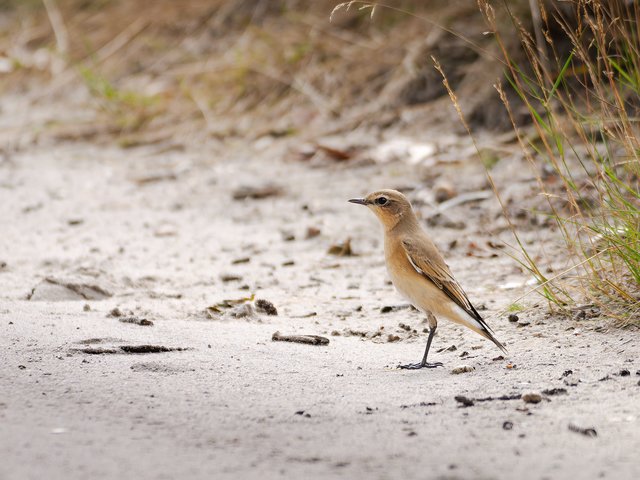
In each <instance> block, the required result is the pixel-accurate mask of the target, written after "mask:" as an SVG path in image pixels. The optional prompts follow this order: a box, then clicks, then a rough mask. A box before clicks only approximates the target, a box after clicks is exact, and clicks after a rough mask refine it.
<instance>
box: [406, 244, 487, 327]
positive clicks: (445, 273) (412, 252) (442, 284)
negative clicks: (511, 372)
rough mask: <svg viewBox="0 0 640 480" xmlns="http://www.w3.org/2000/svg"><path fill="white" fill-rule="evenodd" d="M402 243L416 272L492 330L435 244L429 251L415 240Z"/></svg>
mask: <svg viewBox="0 0 640 480" xmlns="http://www.w3.org/2000/svg"><path fill="white" fill-rule="evenodd" d="M402 245H403V246H404V248H405V251H406V252H407V258H408V259H409V261H410V262H411V263H412V265H413V266H414V268H415V269H416V270H417V271H418V272H420V273H421V274H422V275H424V276H425V277H426V278H427V279H429V280H430V281H431V282H432V283H433V284H434V285H436V286H437V287H438V288H439V289H440V290H442V291H443V292H444V293H445V294H446V295H447V296H448V297H449V298H450V299H451V300H453V301H454V302H455V304H456V305H458V306H459V307H460V308H462V309H463V310H464V311H465V312H467V314H468V315H469V316H470V317H471V318H473V319H474V320H476V321H477V322H478V323H480V325H482V326H483V327H484V328H486V329H487V330H488V331H489V332H491V331H492V330H491V328H490V327H489V325H487V324H486V323H485V321H484V319H483V318H482V317H481V316H480V314H479V313H478V311H477V310H476V309H475V308H474V306H473V305H472V304H471V302H470V301H469V297H467V294H466V293H465V292H464V290H463V289H462V287H461V286H460V284H459V283H458V282H457V281H456V279H455V278H453V276H452V275H451V272H450V271H449V267H448V266H447V264H446V263H445V262H444V260H442V257H441V256H440V254H439V252H438V251H437V250H436V248H435V246H432V249H431V250H432V251H429V250H430V249H428V248H427V247H422V246H421V245H419V244H418V243H417V242H411V241H409V240H403V241H402ZM430 246H431V245H430Z"/></svg>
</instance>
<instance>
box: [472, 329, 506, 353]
mask: <svg viewBox="0 0 640 480" xmlns="http://www.w3.org/2000/svg"><path fill="white" fill-rule="evenodd" d="M476 331H477V332H478V333H479V334H480V335H482V336H483V337H484V338H486V339H487V340H491V341H492V342H493V343H495V344H496V347H498V348H499V349H500V350H502V353H504V354H508V353H509V352H508V351H507V348H506V347H505V346H504V345H503V344H502V343H500V341H499V340H498V339H497V338H496V337H494V336H493V334H492V333H491V332H490V331H489V330H487V329H482V330H480V329H478V330H476Z"/></svg>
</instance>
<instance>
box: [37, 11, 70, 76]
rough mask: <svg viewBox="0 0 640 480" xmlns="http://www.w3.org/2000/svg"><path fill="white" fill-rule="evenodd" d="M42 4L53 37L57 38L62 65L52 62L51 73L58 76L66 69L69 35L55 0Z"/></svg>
mask: <svg viewBox="0 0 640 480" xmlns="http://www.w3.org/2000/svg"><path fill="white" fill-rule="evenodd" d="M42 2H43V3H44V8H45V9H46V10H47V15H48V17H49V22H50V23H51V28H52V29H53V35H54V36H55V37H56V50H57V52H58V55H59V58H60V60H62V63H60V62H51V73H52V74H53V75H58V74H59V73H61V72H62V71H63V70H64V68H65V62H64V59H65V57H66V56H67V53H68V52H69V33H68V32H67V28H66V27H65V25H64V20H63V18H62V14H61V13H60V10H59V9H58V6H57V5H56V2H55V0H42Z"/></svg>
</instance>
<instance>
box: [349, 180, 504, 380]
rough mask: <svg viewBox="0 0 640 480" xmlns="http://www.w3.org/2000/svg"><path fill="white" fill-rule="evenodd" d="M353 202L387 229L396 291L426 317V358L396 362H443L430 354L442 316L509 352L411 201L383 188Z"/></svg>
mask: <svg viewBox="0 0 640 480" xmlns="http://www.w3.org/2000/svg"><path fill="white" fill-rule="evenodd" d="M349 201H350V202H351V203H357V204H359V205H366V206H367V207H369V209H370V210H372V211H373V213H375V214H376V216H377V217H378V219H379V220H380V222H381V223H382V225H383V227H384V254H385V260H386V263H387V270H388V271H389V275H390V276H391V280H392V282H393V284H394V286H395V287H396V289H397V290H398V291H399V292H400V293H401V294H402V295H403V296H404V297H405V298H406V299H407V300H409V302H411V304H412V305H413V306H414V307H416V308H417V309H418V310H420V311H421V312H423V313H424V314H426V315H427V319H428V321H429V338H428V339H427V348H426V349H425V351H424V356H423V357H422V362H420V363H410V364H407V365H398V367H399V368H406V369H418V368H433V367H439V366H442V363H440V362H435V363H428V362H427V355H428V354H429V348H430V347H431V341H432V340H433V335H434V334H435V333H436V328H437V326H438V321H437V320H436V317H444V318H446V319H448V320H451V321H452V322H455V323H459V324H461V325H464V326H465V327H468V328H470V329H471V330H473V331H474V332H477V333H479V334H480V335H482V336H483V337H485V338H487V339H489V340H491V341H492V342H493V343H495V344H496V345H497V347H498V348H500V350H502V351H503V352H505V353H506V349H505V347H504V345H502V344H501V343H500V342H499V341H498V340H496V338H495V337H494V336H493V332H492V330H491V328H490V327H489V325H487V324H486V322H485V321H484V320H483V319H482V317H481V316H480V314H479V313H478V311H477V310H476V309H475V308H474V307H473V305H472V304H471V302H470V301H469V298H468V297H467V294H466V293H464V290H462V287H460V285H459V284H458V282H457V281H456V280H455V278H453V276H452V275H451V272H450V270H449V267H448V265H447V264H446V263H445V261H444V259H443V258H442V255H441V254H440V252H439V251H438V249H437V247H436V246H435V245H434V243H433V242H432V241H431V239H430V238H429V237H428V236H427V234H426V233H425V231H424V230H423V229H422V228H421V227H420V224H419V222H418V219H417V218H416V215H415V213H414V212H413V209H412V208H411V203H410V202H409V200H407V197H405V196H404V195H403V194H402V193H400V192H398V191H396V190H380V191H377V192H373V193H370V194H369V195H367V196H366V197H365V198H352V199H351V200H349Z"/></svg>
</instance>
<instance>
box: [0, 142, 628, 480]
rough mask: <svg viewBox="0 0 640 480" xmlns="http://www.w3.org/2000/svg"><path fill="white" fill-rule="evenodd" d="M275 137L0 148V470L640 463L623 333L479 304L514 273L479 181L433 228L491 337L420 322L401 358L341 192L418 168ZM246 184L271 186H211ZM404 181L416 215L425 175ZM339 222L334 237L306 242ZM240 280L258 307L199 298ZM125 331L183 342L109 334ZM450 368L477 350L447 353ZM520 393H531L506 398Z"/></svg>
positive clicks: (405, 334) (519, 278) (381, 280)
mask: <svg viewBox="0 0 640 480" xmlns="http://www.w3.org/2000/svg"><path fill="white" fill-rule="evenodd" d="M288 152H289V150H288V149H287V148H286V145H285V144H277V143H275V144H274V143H272V144H268V142H258V144H256V145H254V146H253V147H251V146H247V145H225V146H224V148H223V147H221V146H212V147H209V146H203V147H201V148H198V149H193V150H191V149H187V150H182V149H171V148H165V147H162V146H152V147H145V148H139V149H132V150H118V149H116V148H99V147H96V146H91V145H87V144H75V145H65V144H54V145H46V144H44V145H41V146H31V147H30V148H28V149H23V150H22V151H19V152H16V153H12V154H7V155H5V156H4V157H3V160H2V163H1V164H0V221H1V231H2V235H1V236H0V262H3V263H1V265H3V266H2V267H0V332H1V333H0V458H2V461H1V462H0V478H1V479H3V480H5V479H6V480H13V479H40V478H50V479H57V478H61V479H62V478H64V479H75V478H95V479H99V478H115V477H127V478H334V477H341V478H371V479H387V478H423V479H424V478H428V479H432V478H433V479H470V478H478V479H480V478H481V479H494V478H495V479H512V478H523V479H529V478H531V479H563V478H585V479H586V478H611V479H635V478H639V477H640V462H639V461H638V452H639V451H640V434H639V433H638V432H639V431H640V428H639V427H640V400H639V398H640V385H639V381H640V376H638V372H640V361H638V358H639V356H640V355H639V354H640V346H638V342H637V333H635V332H629V331H621V330H615V329H609V328H606V327H607V325H608V323H607V320H606V319H602V318H593V319H586V320H581V321H578V320H568V319H561V318H556V317H554V316H549V315H548V314H547V308H546V305H545V304H543V303H542V302H540V304H539V305H538V306H537V307H536V306H535V305H536V302H539V298H536V297H535V296H534V297H531V299H530V300H528V301H527V302H525V303H527V305H529V307H530V308H528V309H527V310H526V311H524V312H520V313H519V314H518V315H519V321H517V322H510V321H508V319H507V314H504V313H498V312H499V311H500V309H501V308H503V307H506V306H508V305H509V304H510V303H512V302H513V301H514V300H515V299H516V298H517V297H518V296H519V295H520V294H521V293H522V291H523V290H525V289H526V288H527V287H526V285H525V284H526V281H527V277H526V276H525V275H524V274H523V273H522V272H521V271H520V269H519V268H517V266H515V264H514V262H513V261H512V260H510V259H509V257H508V256H506V255H504V254H502V253H500V251H499V250H498V251H496V250H492V249H491V248H489V247H487V242H488V241H489V240H494V241H496V240H497V238H498V237H500V236H501V235H504V233H505V232H504V229H498V228H496V229H494V230H495V231H493V230H492V228H493V227H492V226H491V225H492V224H490V223H488V222H487V219H490V218H495V215H496V212H497V211H498V210H497V206H496V205H495V202H494V201H493V200H487V201H483V202H479V203H475V204H471V205H469V204H465V205H461V206H458V207H455V208H453V209H452V210H451V212H450V213H451V215H452V216H453V217H456V216H457V218H459V219H462V221H463V224H462V225H459V226H458V227H461V228H450V227H451V225H448V226H447V225H442V224H440V225H438V224H436V225H435V226H433V227H431V232H432V233H433V235H434V237H435V239H436V241H437V243H438V244H439V245H440V246H441V247H442V249H443V251H444V252H445V255H446V257H447V259H448V261H449V263H450V265H451V267H452V269H453V271H454V273H455V274H456V276H457V277H458V279H459V281H460V282H461V283H462V285H463V286H464V287H465V288H466V290H467V292H468V294H469V296H470V297H471V298H472V300H473V301H474V303H476V304H477V305H482V306H483V308H485V310H484V314H485V315H486V316H487V317H491V316H492V315H494V314H495V318H492V319H491V320H490V322H489V323H490V324H491V325H492V326H493V327H494V329H495V331H496V335H497V337H498V338H499V339H500V340H501V341H503V342H504V343H506V345H507V346H508V348H509V351H510V354H509V356H508V357H507V358H504V359H502V358H500V357H499V355H500V352H499V351H498V350H497V349H496V348H495V347H494V346H492V345H491V344H489V343H488V342H486V341H485V340H483V339H481V338H479V337H478V336H477V335H475V334H474V333H473V332H470V331H464V330H462V329H461V328H459V327H457V326H452V325H450V324H446V323H445V322H441V327H440V328H439V330H438V334H437V336H436V338H435V342H434V348H433V356H432V357H431V358H432V359H433V360H434V361H435V360H439V361H442V362H444V364H445V366H444V367H443V368H438V369H432V370H422V371H401V370H398V369H396V368H395V366H396V365H397V364H398V363H400V362H409V361H417V360H419V359H420V357H421V355H422V351H423V348H424V342H425V340H426V334H425V333H424V332H423V329H424V327H425V325H424V324H423V323H422V318H421V317H420V315H419V314H418V313H417V312H414V311H411V310H409V309H406V308H398V309H392V311H390V312H388V313H382V312H381V308H382V307H384V306H392V307H395V306H401V305H402V303H403V302H402V300H401V299H400V297H398V296H397V294H396V293H395V292H394V291H393V288H392V286H391V285H390V284H389V282H388V277H387V275H386V273H385V270H384V264H383V256H382V245H381V242H380V233H381V232H380V230H379V227H378V226H377V224H376V221H375V219H374V218H373V215H371V214H370V213H369V212H367V211H366V210H364V209H361V208H359V207H357V206H354V205H350V204H347V203H346V199H348V198H351V197H353V196H360V195H362V194H364V193H366V192H368V191H370V190H372V189H375V188H379V187H412V186H416V185H419V180H420V179H422V178H423V177H424V176H425V175H427V176H428V174H429V175H432V174H433V172H430V173H429V172H427V173H425V172H424V171H421V170H419V169H416V168H414V167H410V166H407V165H406V164H404V163H401V162H392V163H389V164H386V165H383V166H381V165H379V164H374V163H370V162H362V164H360V165H350V164H349V165H347V164H348V163H349V162H347V164H341V163H331V162H328V163H321V164H319V165H313V164H312V165H309V164H305V163H303V162H300V161H298V160H294V159H293V155H291V154H290V153H288ZM456 168H457V167H456ZM456 171H457V170H452V171H450V172H449V174H450V175H451V178H452V179H455V178H456ZM518 172H519V170H518ZM508 174H509V173H508V172H503V175H508ZM513 175H515V176H514V177H513V178H512V180H513V181H514V182H515V181H517V180H518V179H520V180H521V181H522V182H531V181H532V179H531V178H528V177H530V175H528V174H526V173H525V172H523V173H521V174H520V177H518V175H517V174H513ZM265 181H271V182H275V183H276V184H278V185H280V186H282V187H283V192H282V194H281V195H279V196H274V197H269V198H265V199H246V200H233V199H232V195H233V192H235V191H236V189H237V188H238V187H241V186H247V185H249V186H256V185H263V184H264V182H265ZM474 182H475V183H476V184H475V185H474V184H473V183H474ZM482 182H483V180H482V175H479V176H476V177H473V178H472V180H471V181H470V184H469V185H468V187H467V188H468V189H469V190H474V189H477V188H481V187H482ZM409 195H410V196H411V197H412V198H413V200H415V201H416V205H418V206H419V209H420V211H421V212H422V214H423V215H428V212H429V208H430V207H429V205H428V204H424V203H423V204H421V202H420V199H421V198H426V197H428V196H429V195H430V193H429V192H428V191H423V190H413V191H412V192H410V193H409ZM310 227H312V228H315V229H318V230H319V234H318V235H315V236H313V235H311V237H312V238H306V237H307V236H308V229H309V228H310ZM494 234H495V236H494ZM348 237H351V239H352V248H353V250H354V252H355V253H356V254H357V255H356V256H350V257H338V256H333V255H329V254H328V253H327V250H328V249H329V247H330V246H331V245H332V244H335V243H337V242H341V241H344V240H345V239H346V238H348ZM454 241H455V242H454ZM496 252H497V253H498V255H497V256H495V254H496ZM45 279H50V281H48V282H47V281H45ZM43 281H44V283H43ZM52 282H53V283H52ZM61 285H62V286H61ZM65 285H66V286H65ZM254 293H255V295H256V298H263V299H267V300H269V301H270V302H272V303H273V304H274V305H275V306H276V308H277V309H278V315H277V316H267V315H265V314H262V313H259V312H255V311H250V312H248V313H249V315H248V316H246V317H242V318H234V317H233V316H232V314H231V313H233V312H235V313H236V314H245V313H247V311H246V308H247V307H242V306H241V307H235V308H231V309H229V311H230V312H231V313H229V312H226V313H223V314H222V315H213V317H212V316H210V315H208V314H207V313H206V312H205V309H206V308H207V307H208V306H211V305H214V304H216V303H218V302H221V301H222V300H225V299H237V298H241V297H246V296H249V295H251V294H254ZM116 307H117V308H118V309H119V310H120V312H121V314H122V316H121V317H117V316H113V315H110V312H112V310H113V309H114V308H116ZM243 309H245V310H243ZM123 317H124V318H130V317H134V318H136V319H138V320H139V319H143V318H144V319H148V320H151V321H153V323H154V324H153V325H152V326H141V325H137V324H133V323H123V322H121V321H120V319H122V318H123ZM400 324H403V326H401V325H400ZM381 327H382V328H381ZM414 330H415V332H414ZM275 331H280V332H282V333H283V334H314V335H322V336H325V337H326V338H328V339H329V340H330V343H329V344H328V345H326V346H311V345H304V344H297V343H284V342H272V341H271V336H272V334H273V333H274V332H275ZM136 345H138V346H140V345H153V346H164V347H169V348H174V347H179V348H182V349H184V350H178V351H169V352H160V353H138V354H131V353H129V354H128V353H125V352H124V351H123V350H122V349H121V347H122V346H125V347H127V346H136ZM92 349H93V350H92ZM100 349H103V351H104V352H105V353H102V354H95V353H93V354H91V353H86V352H91V351H93V352H96V351H100ZM108 352H112V353H108ZM113 352H115V353H113ZM460 365H468V366H470V367H473V368H475V370H473V371H470V372H466V373H462V374H458V375H455V374H452V370H453V369H454V368H455V367H457V366H460ZM627 373H628V374H627ZM553 389H560V390H555V391H554V390H553ZM528 392H537V393H541V397H542V400H541V401H540V402H539V403H525V401H524V400H523V399H518V398H517V397H518V396H519V395H522V394H526V393H528ZM543 392H546V393H543ZM456 396H463V397H466V398H468V399H470V400H472V401H473V402H474V404H473V405H472V406H465V405H464V404H463V403H462V402H460V401H458V400H456V398H455V397H456ZM501 396H506V397H507V398H511V399H499V397H501ZM488 397H491V399H487V398H488ZM513 397H516V398H513ZM479 399H487V400H484V401H479ZM580 429H593V430H587V431H582V433H581V432H580V431H579V430H580ZM594 432H595V434H596V436H593V434H594Z"/></svg>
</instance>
